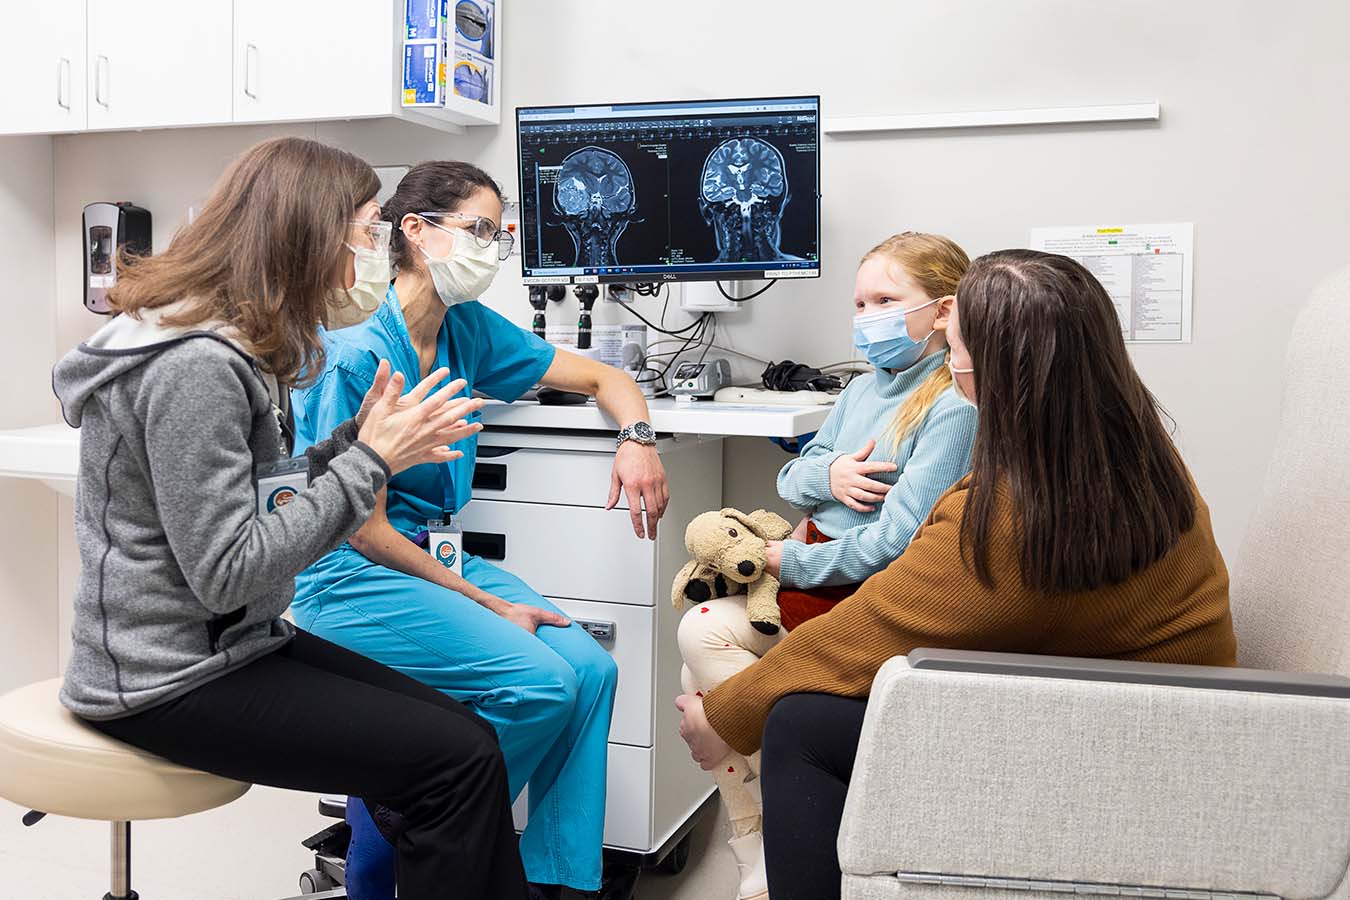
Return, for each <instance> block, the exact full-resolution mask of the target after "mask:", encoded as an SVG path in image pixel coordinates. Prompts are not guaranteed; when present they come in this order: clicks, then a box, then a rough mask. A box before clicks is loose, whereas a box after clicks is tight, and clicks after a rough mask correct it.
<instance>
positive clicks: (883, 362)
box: [853, 297, 942, 370]
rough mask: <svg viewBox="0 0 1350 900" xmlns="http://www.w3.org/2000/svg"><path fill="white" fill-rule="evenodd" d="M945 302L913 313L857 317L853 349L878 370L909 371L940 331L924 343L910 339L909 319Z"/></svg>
mask: <svg viewBox="0 0 1350 900" xmlns="http://www.w3.org/2000/svg"><path fill="white" fill-rule="evenodd" d="M941 299H942V298H941V297H939V298H938V299H937V300H929V301H928V302H927V303H925V304H923V305H922V306H916V307H914V308H913V309H908V310H906V309H898V308H897V309H894V310H890V309H887V310H883V311H881V312H875V313H867V314H865V315H861V316H854V317H853V345H854V346H855V347H857V348H858V349H859V350H861V351H862V352H863V355H864V356H866V357H867V361H868V362H870V363H871V364H872V365H874V366H876V367H877V368H878V369H896V370H902V369H908V368H909V367H910V366H912V365H914V363H916V362H918V361H919V357H921V356H923V349H924V347H927V346H928V339H929V338H931V337H932V336H933V335H934V334H935V333H936V332H937V329H936V328H935V329H933V330H932V331H930V332H928V334H927V335H926V336H925V337H924V339H923V340H921V341H916V340H914V338H912V337H910V336H909V326H907V325H906V324H905V316H906V315H908V314H909V313H912V312H918V311H919V310H921V309H924V308H925V307H929V306H932V305H933V304H934V303H937V302H938V301H939V300H941Z"/></svg>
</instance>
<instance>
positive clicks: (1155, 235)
mask: <svg viewBox="0 0 1350 900" xmlns="http://www.w3.org/2000/svg"><path fill="white" fill-rule="evenodd" d="M1031 248H1032V249H1033V250H1044V251H1045V252H1047V253H1058V254H1061V255H1063V256H1070V257H1073V258H1074V259H1076V260H1078V261H1079V262H1080V263H1082V264H1083V265H1084V267H1086V268H1087V270H1088V271H1089V272H1091V273H1092V274H1093V275H1095V276H1096V278H1097V280H1098V281H1100V282H1101V283H1102V287H1104V288H1106V292H1107V293H1108V294H1110V295H1111V302H1112V303H1114V304H1115V307H1116V312H1117V313H1118V314H1119V315H1120V330H1121V333H1122V334H1123V335H1124V336H1125V340H1127V341H1137V342H1141V343H1175V344H1181V343H1189V342H1190V340H1191V305H1192V290H1191V288H1192V282H1193V272H1194V264H1195V225H1194V224H1193V223H1190V222H1184V223H1176V224H1171V225H1101V226H1098V225H1087V226H1065V227H1054V228H1033V229H1031Z"/></svg>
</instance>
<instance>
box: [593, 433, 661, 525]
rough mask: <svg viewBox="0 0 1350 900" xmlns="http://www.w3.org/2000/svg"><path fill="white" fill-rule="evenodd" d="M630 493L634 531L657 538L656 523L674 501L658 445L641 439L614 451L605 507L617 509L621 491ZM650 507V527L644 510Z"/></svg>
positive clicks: (630, 509)
mask: <svg viewBox="0 0 1350 900" xmlns="http://www.w3.org/2000/svg"><path fill="white" fill-rule="evenodd" d="M620 491H622V492H623V493H624V494H626V495H627V496H628V517H629V518H631V519H632V520H633V534H635V535H637V536H638V537H639V538H643V537H646V538H651V539H652V540H656V523H657V522H658V521H659V520H660V518H661V517H662V516H663V515H665V514H666V504H668V503H669V502H670V488H669V487H668V486H667V485H666V469H665V466H663V465H661V457H660V456H659V455H658V454H657V452H656V448H655V447H652V446H649V445H647V444H639V443H638V442H637V441H624V442H623V443H622V444H620V445H619V449H618V450H617V451H616V452H615V453H614V469H613V472H612V474H611V475H610V479H609V499H608V501H607V502H606V503H605V509H613V508H614V506H615V504H617V503H618V502H619V492H620ZM644 506H645V507H646V509H647V521H646V527H645V529H644V527H643V520H642V510H643V507H644Z"/></svg>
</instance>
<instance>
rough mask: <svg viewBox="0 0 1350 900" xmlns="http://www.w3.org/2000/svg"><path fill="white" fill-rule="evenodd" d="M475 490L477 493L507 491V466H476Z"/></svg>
mask: <svg viewBox="0 0 1350 900" xmlns="http://www.w3.org/2000/svg"><path fill="white" fill-rule="evenodd" d="M473 489H474V490H476V491H504V490H506V464H505V463H481V462H480V463H479V464H478V465H476V466H474V467H473Z"/></svg>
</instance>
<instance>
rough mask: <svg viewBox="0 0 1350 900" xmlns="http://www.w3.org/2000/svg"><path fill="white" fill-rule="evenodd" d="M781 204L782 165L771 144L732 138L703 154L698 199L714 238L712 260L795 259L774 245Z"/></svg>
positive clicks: (785, 188) (784, 175)
mask: <svg viewBox="0 0 1350 900" xmlns="http://www.w3.org/2000/svg"><path fill="white" fill-rule="evenodd" d="M787 204H788V186H787V170H786V166H785V165H784V163H783V154H782V153H780V152H779V150H778V148H777V147H775V146H774V145H773V144H770V143H768V142H767V141H762V140H759V139H758V138H733V139H731V140H727V141H723V142H722V143H720V144H718V145H717V146H716V147H714V148H713V151H712V152H711V153H709V154H708V159H707V160H706V161H705V162H704V163H703V178H702V185H701V190H700V194H699V202H698V205H699V209H700V210H701V211H702V213H703V219H704V221H705V222H707V223H708V224H709V225H710V226H711V227H712V229H713V232H714V235H715V237H716V239H717V251H718V252H717V260H716V261H717V262H741V261H749V260H753V261H756V262H758V261H761V260H763V261H769V260H795V259H801V257H799V256H793V255H791V254H790V253H784V252H783V250H782V248H781V247H779V242H780V240H781V237H782V235H781V225H782V220H783V210H784V209H785V208H786V207H787Z"/></svg>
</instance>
